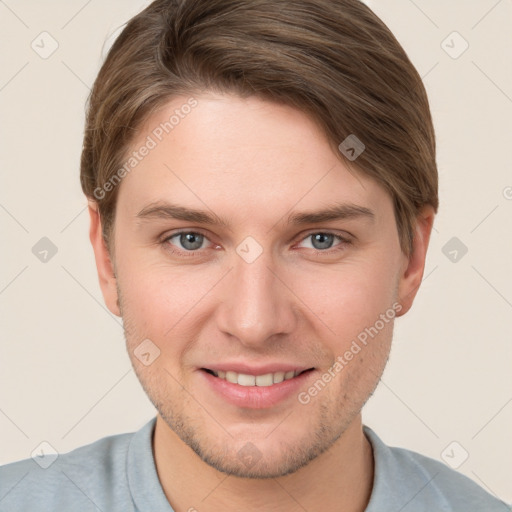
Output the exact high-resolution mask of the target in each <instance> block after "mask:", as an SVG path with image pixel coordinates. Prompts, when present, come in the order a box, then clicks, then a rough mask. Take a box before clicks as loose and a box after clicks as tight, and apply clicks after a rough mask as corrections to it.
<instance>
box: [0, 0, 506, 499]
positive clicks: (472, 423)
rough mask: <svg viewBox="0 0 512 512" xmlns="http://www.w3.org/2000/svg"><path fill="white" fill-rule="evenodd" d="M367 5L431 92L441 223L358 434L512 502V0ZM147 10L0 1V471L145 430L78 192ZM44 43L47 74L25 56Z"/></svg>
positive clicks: (122, 1)
mask: <svg viewBox="0 0 512 512" xmlns="http://www.w3.org/2000/svg"><path fill="white" fill-rule="evenodd" d="M368 3H370V4H371V6H372V7H373V8H374V10H375V12H376V13H377V14H378V15H379V16H380V17H381V18H382V19H383V20H384V21H385V22H386V23H387V24H388V26H389V27H390V28H391V30H392V31H393V32H394V33H395V35H396V36H397V38H398V40H399V41H400V42H401V43H402V44H403V46H404V47H405V49H406V51H407V52H408V54H409V56H410V57H411V59H412V61H413V63H414V64H415V65H416V67H417V68H418V71H419V72H420V74H421V75H422V77H424V82H425V85H426V87H427V90H428V93H429V96H430V100H431V106H432V112H433V116H434V122H435V125H436V132H437V142H438V148H439V152H438V164H439V171H440V179H441V183H440V195H441V208H440V211H439V215H438V217H437V219H436V223H435V231H434V233H433V236H432V241H431V248H430V254H429V258H428V261H427V268H426V273H425V281H424V284H423V288H422V290H420V293H419V295H418V298H417V300H416V303H415V306H414V308H413V310H412V311H411V312H410V313H409V314H408V315H407V316H406V317H404V318H402V319H399V320H398V321H397V323H396V335H395V342H394V348H393V350H392V353H391V359H390V363H389V365H388V367H387V369H386V371H385V373H384V376H383V379H382V383H381V384H380V387H379V388H378V391H377V392H376V394H375V395H374V397H373V398H372V399H371V400H370V402H369V403H368V405H367V407H366V408H365V412H364V420H365V423H366V424H368V425H369V426H371V427H372V428H373V429H374V430H375V431H376V432H377V433H378V434H379V435H380V436H381V437H382V438H383V439H384V441H386V442H387V443H388V444H391V445H398V446H404V447H407V448H410V449H413V450H416V451H419V452H421V453H424V454H426V455H429V456H430V457H433V458H436V459H440V460H443V457H442V455H441V454H442V453H445V458H446V460H448V461H449V462H450V463H452V464H454V463H455V462H460V461H461V460H462V458H463V456H464V455H465V451H467V452H468V454H469V457H468V458H467V460H465V461H464V462H463V463H462V464H461V466H460V467H459V471H461V472H462V473H464V474H466V475H467V476H469V477H470V478H472V479H474V480H475V481H477V482H479V483H480V485H482V486H484V487H486V488H487V489H488V490H489V491H490V492H492V493H494V494H496V495H498V496H499V497H501V498H502V499H504V500H507V501H509V502H512V477H511V475H512V441H511V438H512V436H511V432H512V372H511V366H512V365H511V363H512V348H511V347H512V344H511V341H512V322H511V318H512V156H511V152H510V147H511V145H512V59H511V53H512V52H511V50H512V31H511V30H510V27H511V26H512V23H511V22H512V1H511V0H501V1H497V0H474V1H467V0H466V1H464V0H450V2H446V1H442V0H435V1H426V0H425V1H421V0H416V1H412V0H380V1H370V2H368ZM145 4H146V2H141V1H137V0H130V1H127V0H109V1H108V2H107V1H99V0H90V1H88V2H87V1H85V0H72V1H70V0H68V1H63V0H62V1H56V0H53V1H46V2H36V1H34V0H32V1H28V0H18V1H16V0H5V1H0V34H1V36H0V38H1V41H2V46H1V48H2V52H1V53H2V60H1V65H0V115H1V120H2V121H1V124H0V131H1V133H0V141H1V148H0V163H1V167H0V168H1V173H2V185H1V188H0V226H1V229H2V247H3V250H2V252H1V257H2V264H1V267H0V308H1V325H2V329H1V335H2V342H1V346H0V364H1V372H0V432H1V438H0V439H1V446H0V463H6V462H9V461H12V460H16V459H20V458H26V457H29V456H30V453H31V452H32V450H33V449H34V448H35V447H36V446H38V445H39V443H40V442H41V441H43V440H45V441H48V442H49V443H50V444H51V445H52V446H54V447H55V449H56V450H58V451H59V452H65V451H69V450H71V449H72V448H74V447H76V446H79V445H83V444H85V443H88V442H91V441H93V440H95V439H97V438H99V437H102V436H105V435H109V434H115V433H120V432H127V431H134V430H136V429H138V428H139V427H140V426H141V425H142V424H143V423H145V422H146V421H147V420H148V419H149V418H151V417H152V416H153V415H154V410H153V407H152V406H151V404H150V403H149V401H148V400H147V398H146V396H145V395H144V393H143V391H142V390H141V388H140V386H139V384H138V381H137V380H136V377H135V375H134V373H133V371H132V370H131V365H130V362H129V359H128V356H127V354H126V353H125V348H124V340H123V335H122V328H121V324H120V320H119V319H118V318H116V317H114V316H112V315H111V314H110V313H109V312H108V311H107V310H106V308H105V307H104V304H103V299H102V296H101V293H100V289H99V286H98V282H97V277H96V270H95V266H94V260H93V253H92V249H91V248H90V245H89V241H88V234H87V229H88V217H87V214H86V211H85V205H86V202H85V199H84V197H83V196H82V193H81V190H80V187H79V177H78V166H79V156H80V149H81V143H82V130H83V122H84V103H85V100H86V97H87V94H88V92H89V87H90V86H91V85H92V83H93V80H94V78H95V75H96V73H97V71H98V69H99V66H100V63H101V59H102V55H103V54H104V50H105V49H104V48H103V47H104V45H105V44H107V45H108V41H107V39H108V38H109V36H110V35H111V34H113V33H114V32H115V30H116V28H117V27H119V26H120V25H121V24H122V23H123V22H124V21H125V20H126V19H128V18H129V17H131V16H132V15H133V14H135V13H136V12H138V11H139V10H140V8H141V7H142V6H143V5H145ZM43 31H46V32H48V33H49V34H50V36H47V35H43V36H40V34H41V32H43ZM453 31H457V32H458V33H459V34H460V36H457V35H451V36H450V34H451V33H452V32H453ZM448 36H449V37H448ZM447 37H448V38H447ZM42 38H45V39H44V40H43V39H42ZM52 39H53V40H55V41H57V42H58V45H59V46H58V48H57V49H56V51H55V52H54V53H53V54H52V55H51V56H49V57H48V58H46V59H44V58H41V57H40V55H39V54H38V53H36V51H34V49H33V48H32V47H31V43H32V41H35V42H34V46H35V47H36V48H37V49H38V51H39V52H42V51H49V50H50V49H51V45H52V44H55V43H52ZM106 41H107V43H106ZM443 41H445V43H443ZM464 41H467V44H469V47H468V48H467V50H466V51H465V52H464V53H462V54H461V55H460V56H458V58H453V57H454V56H457V55H458V53H460V51H461V50H462V49H463V48H464V46H465V43H464ZM445 50H446V51H445ZM447 52H448V53H447ZM449 53H451V56H450V55H449ZM354 65H357V63H354ZM43 237H47V238H48V239H50V240H51V242H52V243H53V244H54V245H55V246H56V248H57V250H58V252H57V253H56V254H55V255H54V256H53V257H51V253H49V254H48V256H47V259H48V261H47V262H42V261H40V260H39V259H38V258H37V257H36V255H34V254H33V252H32V248H33V247H34V246H35V245H36V243H38V241H39V240H40V239H41V238H43ZM453 237H457V239H458V241H455V242H454V241H452V242H451V243H452V244H453V243H455V244H458V245H459V248H458V249H457V247H456V245H455V246H452V245H448V246H446V244H447V243H448V242H449V241H450V240H451V239H452V238H453ZM41 243H42V244H44V243H45V242H41ZM461 244H464V245H465V246H466V247H467V249H468V252H467V254H465V255H463V256H462V252H461V251H460V246H461ZM36 247H39V246H36ZM444 247H445V249H444V252H443V248H444ZM453 250H458V252H457V261H455V262H453V261H451V260H450V258H453V257H454V256H455V253H453ZM35 252H36V253H37V251H35ZM450 252H451V254H450ZM445 253H446V254H447V255H445ZM453 441H456V442H457V443H458V444H456V445H451V446H450V443H452V442H453ZM448 446H449V448H448V449H447V450H446V451H445V449H446V447H448ZM446 455H448V457H446ZM454 461H455V462H454Z"/></svg>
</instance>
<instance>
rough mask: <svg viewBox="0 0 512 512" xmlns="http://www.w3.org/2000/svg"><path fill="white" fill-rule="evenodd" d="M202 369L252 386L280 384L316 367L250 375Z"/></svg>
mask: <svg viewBox="0 0 512 512" xmlns="http://www.w3.org/2000/svg"><path fill="white" fill-rule="evenodd" d="M201 370H203V371H205V372H206V373H209V374H210V375H213V376H214V377H217V378H219V379H222V380H226V381H228V382H230V383H231V384H238V385H240V386H245V387H251V386H260V387H269V386H273V385H274V384H280V383H281V382H284V381H286V380H291V379H293V378H295V377H298V376H299V375H302V374H303V373H306V372H310V371H312V370H314V368H308V369H307V370H301V371H297V370H296V371H293V370H291V371H288V372H274V373H265V374H263V375H249V374H246V373H237V372H233V371H222V370H210V369H208V368H201Z"/></svg>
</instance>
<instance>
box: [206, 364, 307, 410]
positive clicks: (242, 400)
mask: <svg viewBox="0 0 512 512" xmlns="http://www.w3.org/2000/svg"><path fill="white" fill-rule="evenodd" d="M199 373H200V374H201V375H202V376H203V378H204V379H206V382H207V383H208V385H210V386H211V388H212V389H213V390H214V391H215V392H216V393H218V394H219V395H221V396H222V397H223V398H224V399H225V400H226V401H227V402H229V403H230V404H233V405H236V406H237V407H245V408H249V409H266V408H269V407H273V406H275V405H277V404H279V403H280V402H282V401H284V400H286V399H287V398H289V397H290V396H292V395H295V396H297V395H298V393H299V391H300V389H301V387H303V386H304V384H305V381H306V380H307V379H309V378H310V376H311V374H312V373H314V370H309V371H306V372H303V373H301V374H300V375H297V377H293V378H292V379H288V380H284V381H283V382H280V383H279V384H272V386H241V385H240V384H233V383H232V382H228V381H227V380H224V379H220V378H219V377H215V376H214V375H212V374H210V373H208V372H206V371H204V370H199Z"/></svg>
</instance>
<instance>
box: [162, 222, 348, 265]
mask: <svg viewBox="0 0 512 512" xmlns="http://www.w3.org/2000/svg"><path fill="white" fill-rule="evenodd" d="M182 234H192V235H201V236H202V237H204V239H205V240H208V241H209V239H208V237H207V236H206V235H204V234H203V233H201V232H199V231H190V230H186V229H183V230H180V231H176V232H175V233H172V234H171V235H167V236H165V238H164V239H163V240H162V241H161V244H162V245H163V246H164V248H165V250H167V251H168V252H170V253H171V254H177V255H179V256H185V257H192V258H194V257H197V256H198V253H200V252H201V250H200V249H196V250H194V251H185V250H179V249H176V248H175V246H173V245H172V244H170V243H169V241H170V240H171V239H172V238H175V237H177V236H178V235H182ZM318 234H322V235H328V236H333V237H334V238H337V239H338V241H339V242H340V243H339V244H338V245H336V246H334V247H331V248H329V249H325V250H322V249H314V248H313V249H312V250H313V251H315V253H316V254H318V255H332V254H333V253H337V252H340V251H343V250H344V249H345V248H346V246H347V245H351V244H352V240H349V239H348V238H345V237H343V236H341V235H338V234H336V233H333V232H331V231H313V232H311V233H309V234H307V235H306V236H304V237H303V238H301V239H300V240H299V241H300V242H303V241H304V240H306V239H307V238H310V237H312V236H313V235H318Z"/></svg>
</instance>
